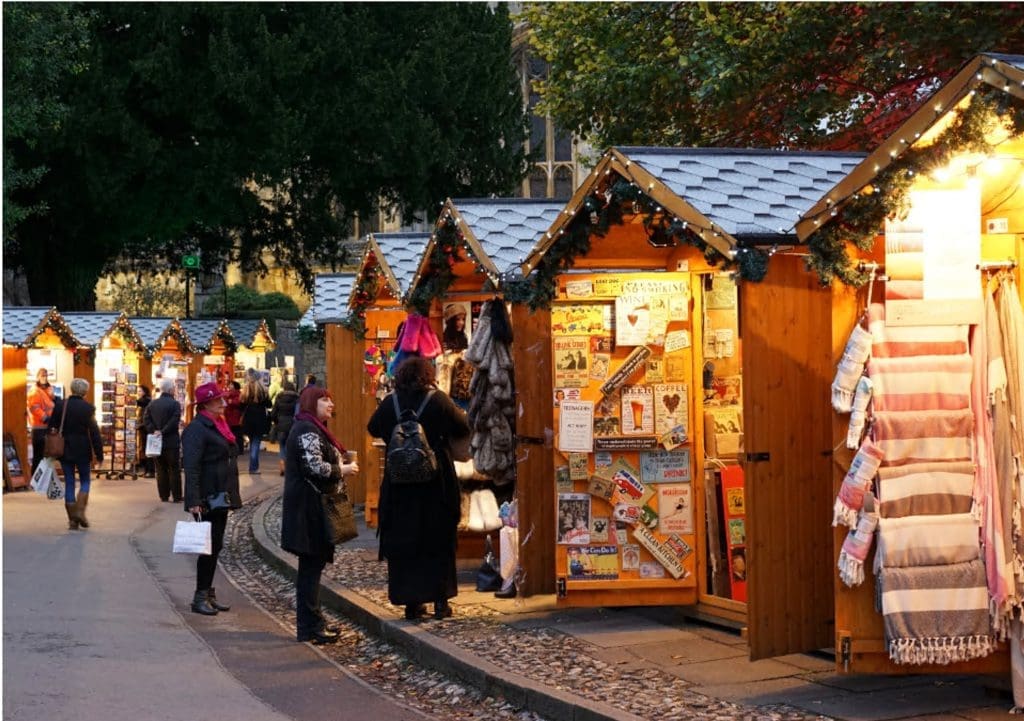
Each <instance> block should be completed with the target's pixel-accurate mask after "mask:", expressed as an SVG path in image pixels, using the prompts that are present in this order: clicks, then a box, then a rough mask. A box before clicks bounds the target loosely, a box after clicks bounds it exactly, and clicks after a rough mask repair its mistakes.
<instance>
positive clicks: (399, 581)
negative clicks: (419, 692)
mask: <svg viewBox="0 0 1024 721" xmlns="http://www.w3.org/2000/svg"><path fill="white" fill-rule="evenodd" d="M430 391H434V394H433V395H432V396H431V398H430V400H429V401H428V402H427V405H426V406H425V407H424V408H423V412H422V413H421V414H420V418H419V421H420V425H421V426H422V427H423V430H424V432H425V433H426V436H427V442H428V443H429V444H430V447H431V449H432V450H433V451H434V455H435V456H436V458H437V465H438V470H437V473H436V474H435V475H434V477H433V478H430V479H428V480H427V481H426V482H424V483H411V484H401V485H398V484H392V483H391V482H390V480H389V478H388V473H387V467H386V466H385V472H384V481H383V483H382V484H381V492H380V508H379V512H380V550H381V555H382V556H383V557H384V558H386V559H387V562H388V599H389V600H390V601H391V603H393V604H395V605H396V606H405V617H406V618H407V619H410V620H412V619H415V618H418V617H419V616H421V615H423V614H424V613H425V612H426V607H425V605H424V604H426V603H428V602H433V604H434V617H435V618H447V617H448V616H451V615H452V610H451V606H450V605H449V604H448V599H449V598H454V597H455V596H456V595H457V594H458V592H459V589H458V582H457V579H456V576H455V548H456V544H457V541H458V526H459V516H460V504H459V482H458V479H457V478H456V476H455V465H454V464H453V462H452V452H451V443H452V442H454V441H458V440H460V439H464V438H466V437H467V436H469V425H468V424H467V422H466V414H465V413H463V411H462V410H460V409H459V408H458V407H457V406H456V405H455V404H454V403H453V402H452V400H451V398H449V397H448V396H447V395H445V394H444V393H443V392H441V391H439V390H437V389H436V379H435V374H434V364H433V363H432V362H431V361H429V360H427V359H426V358H421V357H412V358H409V359H408V360H405V361H403V362H402V364H401V365H400V366H399V367H398V370H397V372H396V373H395V391H394V392H393V393H391V394H389V395H388V397H387V398H385V399H384V400H383V401H381V403H380V405H379V406H377V410H376V411H374V413H373V416H372V417H371V418H370V422H369V423H368V424H367V429H368V430H369V431H370V435H371V436H373V437H374V438H383V439H384V440H385V441H389V440H390V439H391V433H392V431H393V430H394V428H395V426H396V425H398V417H397V415H396V413H395V408H394V402H393V401H392V396H393V395H396V394H397V397H398V405H399V407H400V408H401V409H402V410H403V411H405V410H409V409H411V410H413V411H415V410H416V409H417V408H419V406H420V403H422V402H423V399H424V398H426V396H427V393H429V392H430Z"/></svg>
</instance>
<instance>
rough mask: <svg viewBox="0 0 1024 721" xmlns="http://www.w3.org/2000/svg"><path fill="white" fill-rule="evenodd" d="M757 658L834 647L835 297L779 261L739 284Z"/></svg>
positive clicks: (793, 262)
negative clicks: (757, 279) (760, 276)
mask: <svg viewBox="0 0 1024 721" xmlns="http://www.w3.org/2000/svg"><path fill="white" fill-rule="evenodd" d="M740 289H741V290H740V293H741V300H740V335H741V337H742V340H743V375H744V378H743V417H744V419H745V424H746V428H745V439H744V445H745V450H746V464H745V473H746V484H747V486H746V494H747V499H746V502H747V554H748V558H747V563H748V576H747V578H748V587H747V591H748V620H747V623H748V631H749V638H750V657H751V659H759V658H767V657H770V656H779V655H783V654H787V653H797V652H803V651H809V650H814V649H818V648H828V647H831V646H832V645H833V643H834V631H835V629H834V623H835V622H834V593H835V588H834V581H833V579H834V577H835V575H836V574H835V563H834V559H833V545H832V528H831V526H830V522H831V518H832V503H833V500H834V494H833V490H832V469H831V463H832V460H831V457H832V409H831V406H830V400H829V399H830V397H831V391H830V387H831V383H832V376H833V373H834V365H833V362H832V352H833V351H832V305H831V298H832V294H831V291H830V290H829V289H827V288H824V289H823V288H821V287H820V286H819V285H818V281H817V278H816V277H815V276H814V274H812V273H808V272H807V271H806V270H805V269H804V265H803V259H802V258H800V257H797V256H786V255H777V256H775V257H774V258H773V259H772V262H771V264H770V265H769V267H768V275H767V277H766V278H765V279H764V280H763V281H762V282H760V283H754V282H745V283H742V284H741V286H740Z"/></svg>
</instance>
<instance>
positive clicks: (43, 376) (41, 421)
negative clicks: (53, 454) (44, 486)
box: [28, 368, 54, 473]
mask: <svg viewBox="0 0 1024 721" xmlns="http://www.w3.org/2000/svg"><path fill="white" fill-rule="evenodd" d="M53 404H54V400H53V386H51V385H50V376H49V373H47V372H46V369H45V368H40V369H39V372H38V373H36V384H35V386H34V387H33V388H32V391H31V392H30V393H29V394H28V418H29V425H30V426H32V473H35V472H36V466H38V465H39V461H41V460H43V445H44V444H45V443H46V427H47V425H48V424H49V422H50V416H51V415H52V414H53Z"/></svg>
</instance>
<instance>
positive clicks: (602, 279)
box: [594, 275, 622, 298]
mask: <svg viewBox="0 0 1024 721" xmlns="http://www.w3.org/2000/svg"><path fill="white" fill-rule="evenodd" d="M621 292H622V281H621V280H620V279H619V276H617V275H602V276H599V277H597V278H595V279H594V295H597V296H601V297H602V298H614V297H615V296H617V295H619V294H620V293H621Z"/></svg>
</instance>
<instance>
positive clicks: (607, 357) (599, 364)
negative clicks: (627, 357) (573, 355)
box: [590, 353, 612, 381]
mask: <svg viewBox="0 0 1024 721" xmlns="http://www.w3.org/2000/svg"><path fill="white" fill-rule="evenodd" d="M611 365H612V356H611V354H610V353H594V354H592V355H591V356H590V380H594V381H603V380H605V379H606V378H607V377H608V370H609V369H610V368H611Z"/></svg>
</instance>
